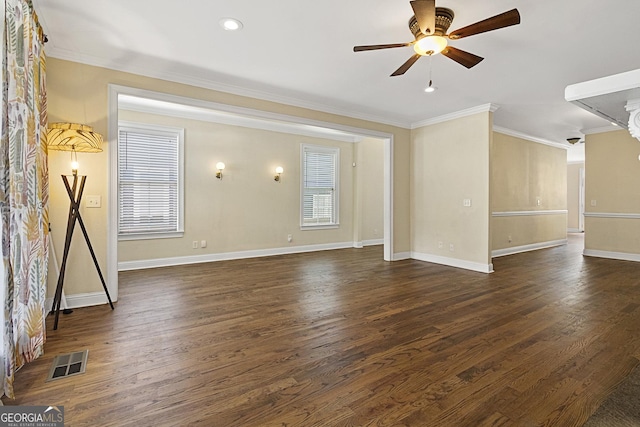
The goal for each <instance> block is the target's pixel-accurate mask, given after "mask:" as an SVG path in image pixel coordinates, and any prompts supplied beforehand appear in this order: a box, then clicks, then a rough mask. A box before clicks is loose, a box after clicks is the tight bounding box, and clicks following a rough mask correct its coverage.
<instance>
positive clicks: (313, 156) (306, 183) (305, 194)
mask: <svg viewBox="0 0 640 427" xmlns="http://www.w3.org/2000/svg"><path fill="white" fill-rule="evenodd" d="M339 154H340V150H339V149H338V148H331V147H320V146H313V145H302V207H301V210H302V215H301V216H302V224H301V225H302V226H303V227H305V226H307V227H308V226H331V225H337V224H338V207H337V201H338V169H339V164H340V162H339V158H340V157H339Z"/></svg>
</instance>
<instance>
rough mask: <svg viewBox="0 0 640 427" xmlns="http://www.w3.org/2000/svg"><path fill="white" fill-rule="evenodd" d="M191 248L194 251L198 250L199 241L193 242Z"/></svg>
mask: <svg viewBox="0 0 640 427" xmlns="http://www.w3.org/2000/svg"><path fill="white" fill-rule="evenodd" d="M191 247H192V248H193V249H198V241H197V240H194V241H193V243H191Z"/></svg>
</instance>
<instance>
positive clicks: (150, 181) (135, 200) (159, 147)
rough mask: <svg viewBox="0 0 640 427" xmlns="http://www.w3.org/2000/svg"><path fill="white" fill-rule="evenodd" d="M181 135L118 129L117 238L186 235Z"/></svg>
mask: <svg viewBox="0 0 640 427" xmlns="http://www.w3.org/2000/svg"><path fill="white" fill-rule="evenodd" d="M183 140H184V130H183V129H179V128H168V127H164V126H155V125H146V124H137V123H124V122H120V124H119V127H118V236H119V237H120V238H121V239H128V238H132V239H135V238H145V239H147V238H153V237H158V238H160V237H175V236H176V234H178V235H179V234H181V233H182V232H183V231H184V219H183V218H184V215H183V205H184V204H183V193H184V192H183V166H182V163H183Z"/></svg>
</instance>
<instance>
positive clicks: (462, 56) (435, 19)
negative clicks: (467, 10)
mask: <svg viewBox="0 0 640 427" xmlns="http://www.w3.org/2000/svg"><path fill="white" fill-rule="evenodd" d="M410 3H411V7H412V8H413V13H414V15H413V16H412V17H411V18H410V19H409V30H411V33H413V36H414V37H415V40H414V41H412V42H408V43H393V44H376V45H368V46H355V47H354V48H353V51H354V52H362V51H366V50H378V49H390V48H395V47H405V46H413V49H414V51H415V54H414V55H413V56H412V57H411V58H409V60H407V62H405V63H404V64H402V65H401V66H400V68H398V69H397V70H396V71H394V72H393V74H391V76H392V77H393V76H400V75H402V74H404V73H406V72H407V70H408V69H409V68H411V66H412V65H413V64H415V62H416V61H417V60H418V59H420V57H421V56H431V55H436V54H438V53H442V54H443V55H444V56H446V57H448V58H450V59H453V60H454V61H456V62H457V63H459V64H461V65H464V66H465V67H467V68H471V67H474V66H476V65H478V63H480V61H482V60H483V59H484V58H482V57H480V56H477V55H474V54H473V53H469V52H465V51H464V50H460V49H457V48H455V47H453V46H449V45H448V42H447V39H449V40H458V39H461V38H463V37H469V36H473V35H476V34H480V33H486V32H487V31H493V30H497V29H499V28H504V27H510V26H512V25H517V24H519V23H520V13H519V12H518V9H512V10H509V11H507V12H504V13H501V14H499V15H496V16H493V17H491V18H487V19H484V20H482V21H479V22H476V23H475V24H471V25H468V26H466V27H464V28H460V29H458V30H455V31H452V32H451V33H449V34H447V30H448V29H449V26H450V25H451V22H452V21H453V17H454V14H453V11H452V10H451V9H447V8H445V7H436V2H435V0H413V1H411V2H410Z"/></svg>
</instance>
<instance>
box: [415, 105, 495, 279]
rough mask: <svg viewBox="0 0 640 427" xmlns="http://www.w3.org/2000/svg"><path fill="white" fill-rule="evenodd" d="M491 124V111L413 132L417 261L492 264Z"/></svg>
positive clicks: (480, 266)
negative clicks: (465, 203)
mask: <svg viewBox="0 0 640 427" xmlns="http://www.w3.org/2000/svg"><path fill="white" fill-rule="evenodd" d="M492 120H493V117H492V113H489V112H487V113H479V114H475V115H471V116H467V117H463V118H459V119H455V120H450V121H447V122H443V123H438V124H434V125H430V126H425V127H421V128H418V129H415V130H414V132H413V135H412V143H411V152H412V159H411V175H412V182H411V222H412V225H413V228H412V233H411V237H412V240H411V247H412V251H413V253H414V254H416V255H417V257H419V258H421V259H426V260H433V261H436V262H437V261H438V260H439V259H440V260H441V261H442V262H443V263H445V264H450V265H458V261H461V263H462V264H465V263H469V265H468V266H469V267H473V266H474V265H475V266H476V267H478V268H479V269H482V268H483V266H484V268H486V267H487V266H489V264H490V262H491V255H490V251H489V247H490V242H489V227H490V224H489V160H490V157H489V150H490V141H491V128H492ZM464 199H470V200H471V206H470V207H464V206H463V200H464ZM440 242H441V243H442V244H441V245H440ZM451 245H453V250H451ZM440 246H442V247H440Z"/></svg>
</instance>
